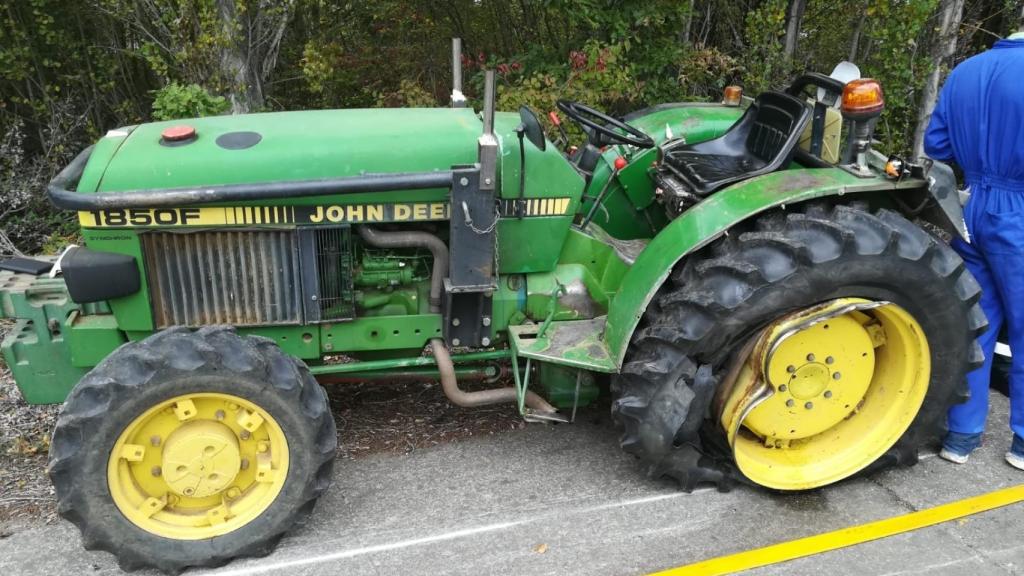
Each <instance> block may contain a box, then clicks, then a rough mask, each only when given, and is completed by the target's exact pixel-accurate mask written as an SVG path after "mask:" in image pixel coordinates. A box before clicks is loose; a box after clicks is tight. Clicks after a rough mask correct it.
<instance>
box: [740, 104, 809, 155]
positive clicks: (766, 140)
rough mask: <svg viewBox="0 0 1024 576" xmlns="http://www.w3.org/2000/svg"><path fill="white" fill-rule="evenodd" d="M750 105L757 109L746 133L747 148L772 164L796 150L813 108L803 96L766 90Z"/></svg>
mask: <svg viewBox="0 0 1024 576" xmlns="http://www.w3.org/2000/svg"><path fill="white" fill-rule="evenodd" d="M751 106H752V107H754V108H755V111H754V118H753V120H752V125H751V127H750V132H748V133H747V140H746V148H747V151H748V152H749V153H751V154H753V155H754V156H757V157H758V158H759V159H760V160H761V161H763V162H765V163H766V164H772V163H773V161H775V160H776V159H777V158H779V156H781V155H788V153H790V152H792V151H793V147H794V146H795V145H796V142H797V139H798V137H799V135H800V132H802V131H803V128H804V124H806V121H807V118H808V117H809V114H810V110H809V109H808V107H807V105H806V104H805V103H803V102H801V101H800V99H798V98H795V97H793V96H790V95H789V94H784V93H782V92H763V93H761V94H759V95H758V97H757V99H756V100H754V103H753V104H752V105H751Z"/></svg>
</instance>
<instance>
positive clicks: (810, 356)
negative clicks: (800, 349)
mask: <svg viewBox="0 0 1024 576" xmlns="http://www.w3.org/2000/svg"><path fill="white" fill-rule="evenodd" d="M807 361H808V362H814V354H808V355H807Z"/></svg>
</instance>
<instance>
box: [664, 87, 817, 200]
mask: <svg viewBox="0 0 1024 576" xmlns="http://www.w3.org/2000/svg"><path fill="white" fill-rule="evenodd" d="M810 119H811V108H810V107H809V106H808V105H807V104H806V103H805V102H803V101H801V100H800V99H799V98H796V97H794V96H790V95H789V94H784V93H782V92H774V91H773V92H764V93H763V94H760V95H759V96H758V97H757V98H756V99H755V100H754V102H753V103H752V104H751V105H750V107H749V108H747V111H746V112H744V113H743V116H741V117H740V119H739V120H737V121H736V123H735V124H733V125H732V127H730V128H729V130H728V131H727V132H726V133H725V134H723V135H721V136H719V137H718V138H715V139H713V140H708V141H706V142H701V143H699V144H686V143H685V142H683V141H682V140H678V141H676V142H672V143H669V144H666V145H665V147H664V148H663V161H662V162H663V164H664V165H665V167H666V168H668V169H669V170H670V171H671V172H672V173H673V175H674V176H676V177H677V178H679V179H680V180H682V181H683V182H684V183H685V185H686V186H687V187H688V188H689V189H690V190H691V191H692V192H694V193H696V194H698V195H700V196H707V195H708V194H711V193H712V192H715V191H716V190H719V189H721V188H724V187H725V186H728V185H729V184H732V183H734V182H737V181H739V180H744V179H746V178H751V177H753V176H758V175H760V174H766V173H768V172H772V171H775V170H778V169H779V168H781V167H783V166H785V165H786V163H788V162H789V160H790V158H791V157H792V156H793V150H794V149H795V148H796V145H797V142H799V140H800V135H801V134H803V132H804V129H805V128H806V126H807V123H808V122H809V121H810Z"/></svg>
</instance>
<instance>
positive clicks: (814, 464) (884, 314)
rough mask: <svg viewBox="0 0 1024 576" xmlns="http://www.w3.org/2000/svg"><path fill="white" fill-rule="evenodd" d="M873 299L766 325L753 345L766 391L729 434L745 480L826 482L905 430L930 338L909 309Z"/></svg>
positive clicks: (800, 484)
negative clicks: (928, 338)
mask: <svg viewBox="0 0 1024 576" xmlns="http://www.w3.org/2000/svg"><path fill="white" fill-rule="evenodd" d="M877 304H879V303H871V302H868V301H866V300H861V299H843V300H837V301H834V302H832V303H829V304H826V305H824V306H819V307H815V308H813V309H810V310H808V311H805V312H802V313H798V314H796V315H793V316H790V317H788V318H786V319H783V320H782V321H780V322H778V323H776V324H775V325H773V326H772V327H769V329H768V330H767V331H766V333H765V337H764V338H763V340H762V342H763V346H761V347H760V348H759V349H758V350H756V351H755V352H754V354H755V355H757V358H756V360H757V361H758V364H757V367H758V368H759V371H760V382H761V385H762V386H763V385H766V388H765V389H764V390H763V394H761V396H760V398H758V399H756V400H755V401H753V402H751V403H750V404H749V407H748V410H747V411H746V414H745V417H742V420H741V425H742V427H741V428H740V429H739V430H738V431H737V432H736V433H735V435H734V436H733V438H732V440H733V453H734V456H735V458H736V463H737V465H738V467H739V468H740V470H741V471H742V472H743V473H744V474H745V475H746V476H747V477H748V478H750V479H751V480H753V481H754V482H757V483H758V484H761V485H764V486H768V487H770V488H777V489H782V490H803V489H809V488H815V487H818V486H824V485H827V484H831V483H833V482H836V481H838V480H841V479H843V478H846V477H848V476H850V475H852V474H854V473H856V472H857V471H859V470H862V469H863V468H865V467H867V466H868V465H869V464H871V463H872V462H874V461H875V460H876V459H877V458H878V457H879V456H881V455H882V454H884V453H885V451H886V450H888V449H889V448H891V447H892V446H893V445H894V444H895V443H896V441H897V440H899V438H900V436H902V435H903V433H904V432H906V430H907V428H909V427H910V425H911V423H912V422H913V420H914V418H915V417H916V416H917V413H918V411H919V410H920V408H921V404H922V403H923V402H924V398H925V394H926V393H927V391H928V381H929V377H930V374H931V356H930V353H929V349H928V341H927V339H926V337H925V335H924V331H923V330H922V329H921V326H920V325H919V324H918V323H917V321H916V320H915V319H914V318H913V316H911V315H910V314H909V313H908V312H907V311H906V310H904V309H902V308H900V307H899V306H896V305H894V304H889V303H881V304H882V305H877Z"/></svg>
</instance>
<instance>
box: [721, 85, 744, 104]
mask: <svg viewBox="0 0 1024 576" xmlns="http://www.w3.org/2000/svg"><path fill="white" fill-rule="evenodd" d="M742 99H743V88H740V87H739V86H726V87H725V91H724V92H723V93H722V104H725V105H726V106H739V105H740V102H741V101H742Z"/></svg>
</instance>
